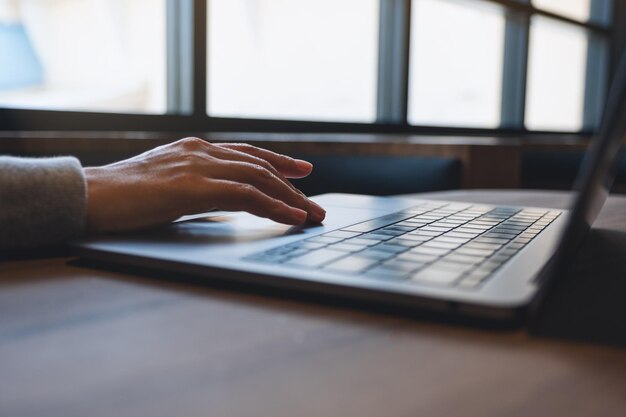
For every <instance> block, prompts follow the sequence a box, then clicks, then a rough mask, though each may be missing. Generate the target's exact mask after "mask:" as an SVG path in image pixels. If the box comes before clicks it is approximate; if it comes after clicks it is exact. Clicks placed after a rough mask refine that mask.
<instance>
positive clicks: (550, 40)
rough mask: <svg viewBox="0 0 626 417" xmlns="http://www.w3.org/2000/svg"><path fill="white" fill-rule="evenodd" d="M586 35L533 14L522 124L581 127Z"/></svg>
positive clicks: (539, 127)
mask: <svg viewBox="0 0 626 417" xmlns="http://www.w3.org/2000/svg"><path fill="white" fill-rule="evenodd" d="M587 47H588V44H587V37H586V34H585V32H584V31H583V30H582V29H580V28H578V27H570V25H568V24H566V23H560V22H555V21H551V20H549V19H547V18H544V17H541V16H536V17H534V18H533V19H532V21H531V26H530V47H529V57H528V60H529V61H528V92H527V95H526V108H527V109H528V110H527V112H526V126H528V128H530V129H532V130H562V131H577V130H580V129H582V128H583V111H584V98H585V65H586V54H587Z"/></svg>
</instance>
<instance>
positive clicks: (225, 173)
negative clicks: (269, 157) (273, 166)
mask: <svg viewBox="0 0 626 417" xmlns="http://www.w3.org/2000/svg"><path fill="white" fill-rule="evenodd" d="M211 171H212V172H211V175H212V176H214V177H217V178H219V179H224V180H228V181H234V182H238V183H241V184H250V185H253V186H254V187H256V188H257V189H258V190H260V191H261V192H263V193H265V194H267V195H269V196H270V197H273V198H276V199H279V200H281V201H283V202H285V203H287V204H288V205H290V206H292V207H297V208H299V209H302V210H305V211H306V212H307V213H308V220H309V221H311V222H314V223H319V222H321V221H322V220H324V217H325V215H326V212H325V211H324V209H322V208H321V207H319V206H318V205H317V204H315V203H313V202H312V201H310V200H309V199H308V198H307V197H306V196H304V195H303V194H302V193H300V192H297V191H296V190H294V189H293V188H292V187H290V186H288V185H287V184H285V183H284V182H283V181H281V180H280V179H279V178H278V177H277V176H276V175H274V174H273V173H272V172H271V171H269V170H267V169H265V168H263V167H261V166H259V165H256V164H251V163H248V162H240V161H220V163H218V164H216V165H214V166H213V167H212V168H211Z"/></svg>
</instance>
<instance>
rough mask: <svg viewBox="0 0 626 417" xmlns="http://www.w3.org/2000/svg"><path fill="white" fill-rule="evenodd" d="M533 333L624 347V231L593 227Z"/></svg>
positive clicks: (625, 241)
mask: <svg viewBox="0 0 626 417" xmlns="http://www.w3.org/2000/svg"><path fill="white" fill-rule="evenodd" d="M530 331H531V334H533V335H536V336H541V337H554V338H559V339H568V340H576V341H582V342H591V343H598V344H603V345H611V346H615V347H620V348H625V347H626V233H624V232H618V231H612V230H603V229H593V230H592V231H591V233H590V234H589V236H588V238H587V239H586V241H585V243H584V245H583V246H582V247H581V249H580V251H579V252H578V256H577V257H576V259H575V260H573V263H572V265H571V267H570V269H569V271H567V272H566V273H565V274H564V275H563V276H562V277H560V279H559V280H558V281H557V282H556V284H555V286H554V288H553V291H551V293H550V295H549V296H548V297H547V298H546V299H545V300H544V303H543V304H542V307H541V309H540V310H539V314H538V316H537V319H536V320H534V321H533V323H532V325H531V329H530Z"/></svg>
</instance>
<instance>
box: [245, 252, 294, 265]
mask: <svg viewBox="0 0 626 417" xmlns="http://www.w3.org/2000/svg"><path fill="white" fill-rule="evenodd" d="M243 259H244V260H246V261H253V262H261V263H269V264H280V263H283V262H285V261H286V260H287V259H289V257H288V256H286V255H269V254H263V253H261V254H256V255H251V256H246V257H245V258H243Z"/></svg>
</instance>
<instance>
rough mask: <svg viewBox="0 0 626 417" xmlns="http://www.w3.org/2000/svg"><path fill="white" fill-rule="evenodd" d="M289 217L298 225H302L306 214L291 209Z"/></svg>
mask: <svg viewBox="0 0 626 417" xmlns="http://www.w3.org/2000/svg"><path fill="white" fill-rule="evenodd" d="M290 211H291V213H290V214H291V217H292V218H293V219H294V220H296V221H298V224H302V223H304V222H305V221H306V219H307V217H308V213H307V212H306V211H304V210H300V209H299V208H295V207H291V210H290Z"/></svg>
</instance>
